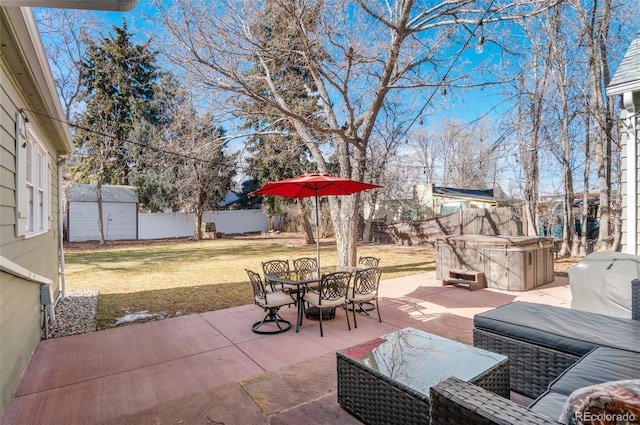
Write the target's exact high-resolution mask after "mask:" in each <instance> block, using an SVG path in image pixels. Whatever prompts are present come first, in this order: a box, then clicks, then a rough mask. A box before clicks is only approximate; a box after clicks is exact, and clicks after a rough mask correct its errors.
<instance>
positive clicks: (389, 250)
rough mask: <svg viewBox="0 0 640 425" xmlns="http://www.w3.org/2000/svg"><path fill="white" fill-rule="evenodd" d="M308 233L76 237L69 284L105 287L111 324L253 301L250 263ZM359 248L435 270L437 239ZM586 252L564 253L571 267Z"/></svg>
mask: <svg viewBox="0 0 640 425" xmlns="http://www.w3.org/2000/svg"><path fill="white" fill-rule="evenodd" d="M315 250H316V247H315V245H306V244H305V243H304V239H303V237H302V235H300V234H273V235H247V236H233V237H227V238H223V239H208V240H203V241H192V240H190V239H172V240H156V241H122V242H110V243H108V244H107V245H106V246H104V247H101V246H99V245H98V244H97V243H75V244H68V245H67V246H66V247H65V252H66V265H67V267H66V283H67V289H95V290H97V291H98V292H99V293H100V299H99V305H98V326H99V328H100V329H104V328H107V327H111V326H112V325H113V323H115V321H116V319H117V318H118V317H121V316H123V315H124V314H125V311H130V312H134V311H142V310H148V311H150V312H160V311H164V312H166V314H167V315H168V317H173V316H175V315H180V314H192V313H200V312H205V311H212V310H218V309H223V308H229V307H234V306H238V305H244V304H249V303H251V302H252V299H251V298H252V292H251V286H250V285H249V283H248V278H247V274H246V272H245V269H250V270H254V271H261V270H262V266H261V262H262V261H267V260H271V259H287V258H288V259H292V258H296V257H305V256H315V252H316V251H315ZM320 255H321V261H322V264H324V265H329V264H335V263H336V262H337V255H336V249H335V243H334V242H333V241H332V240H322V243H321V254H320ZM358 255H361V256H365V255H373V256H376V257H380V258H381V259H382V260H381V266H382V267H383V272H384V278H385V279H389V278H394V277H401V276H407V275H411V274H416V273H424V272H428V271H433V270H435V266H436V265H435V250H434V249H433V248H432V247H430V246H399V245H380V244H367V245H361V246H359V248H358ZM578 260H579V258H577V259H576V258H565V259H562V258H561V259H558V260H556V263H555V264H556V265H555V268H556V271H557V274H563V273H566V271H568V269H569V268H570V267H571V266H573V264H575V262H576V261H578Z"/></svg>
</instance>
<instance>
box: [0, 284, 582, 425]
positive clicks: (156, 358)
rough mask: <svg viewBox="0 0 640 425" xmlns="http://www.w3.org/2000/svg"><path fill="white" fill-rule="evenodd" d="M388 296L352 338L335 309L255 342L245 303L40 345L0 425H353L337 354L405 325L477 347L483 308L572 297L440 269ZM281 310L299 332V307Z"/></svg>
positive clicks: (385, 291)
mask: <svg viewBox="0 0 640 425" xmlns="http://www.w3.org/2000/svg"><path fill="white" fill-rule="evenodd" d="M380 295H381V299H380V313H381V316H382V323H379V322H378V318H377V314H375V313H374V314H373V315H371V316H366V315H364V314H362V313H359V316H358V328H357V329H355V328H352V330H351V331H349V330H347V323H346V320H347V319H346V313H345V311H344V310H339V311H337V314H336V318H335V319H334V320H328V321H325V323H324V324H325V327H324V330H325V336H324V337H322V338H321V337H320V332H319V327H318V322H317V321H315V320H308V319H304V321H303V325H302V327H301V329H300V332H298V333H296V332H295V326H294V327H293V328H292V329H291V330H290V331H288V332H285V333H282V334H278V335H258V334H255V333H253V332H252V331H251V324H252V323H254V322H255V321H257V320H260V319H262V317H263V315H264V313H263V312H262V311H261V309H260V308H258V307H257V306H255V305H248V306H242V307H236V308H231V309H227V310H220V311H214V312H207V313H202V314H195V315H191V316H185V317H180V318H174V319H165V320H161V321H156V322H150V323H145V324H139V325H131V326H125V327H122V328H116V329H111V330H107V331H100V332H94V333H88V334H82V335H75V336H71V337H64V338H56V339H51V340H48V341H42V342H41V343H40V344H39V345H38V347H37V348H36V352H35V353H34V355H33V357H32V358H31V361H30V363H29V365H28V367H27V369H26V370H25V372H24V376H23V379H22V382H21V384H20V386H19V389H18V391H17V392H16V394H15V396H14V398H13V400H12V401H11V402H10V403H9V405H8V406H7V407H6V409H5V411H4V413H3V416H2V418H1V419H0V424H1V425H14V424H20V425H23V424H24V425H30V424H34V425H35V424H37V425H47V424H65V425H69V424H71V425H73V424H83V425H84V424H97V423H100V424H102V425H119V424H141V425H146V424H160V425H168V424H176V423H182V424H205V423H206V424H208V423H226V424H267V423H269V424H299V423H311V424H337V423H341V424H342V423H344V424H355V423H359V422H358V421H357V420H356V419H355V418H353V417H351V416H350V415H349V414H348V413H346V412H345V411H344V410H342V409H341V408H340V406H339V405H338V403H337V398H336V379H337V376H336V365H335V352H336V351H337V350H339V349H342V348H346V347H350V346H353V345H358V344H361V343H363V342H366V341H368V340H371V339H374V338H378V337H380V336H383V335H385V334H388V333H390V332H393V331H395V330H398V329H402V328H405V327H414V328H417V329H421V330H424V331H427V332H431V333H434V334H437V335H441V336H444V337H448V338H451V339H455V340H457V341H461V342H464V343H467V344H470V343H472V332H471V331H472V327H473V322H472V317H473V315H474V314H476V313H478V312H481V311H486V310H489V309H491V308H493V307H495V306H498V305H502V304H505V303H507V302H510V301H512V300H518V299H522V300H527V301H533V302H541V303H549V304H553V305H562V306H567V307H568V306H569V305H570V300H571V298H570V295H571V294H570V291H569V289H568V281H567V280H562V279H560V280H558V281H557V282H554V283H553V284H549V285H545V286H544V287H540V288H537V289H534V290H532V291H528V292H526V293H516V292H510V293H507V292H504V291H496V290H492V289H482V290H478V291H473V292H470V291H468V290H467V289H466V288H455V287H442V286H441V282H440V281H439V280H437V279H435V272H433V273H424V274H419V275H414V276H408V277H405V278H398V279H391V280H386V281H384V280H383V281H382V282H381V286H380ZM281 313H282V316H283V317H285V318H286V319H287V320H290V321H291V322H292V323H294V324H295V315H296V310H295V309H287V308H284V309H282V310H281ZM350 320H351V317H350ZM352 326H353V324H352Z"/></svg>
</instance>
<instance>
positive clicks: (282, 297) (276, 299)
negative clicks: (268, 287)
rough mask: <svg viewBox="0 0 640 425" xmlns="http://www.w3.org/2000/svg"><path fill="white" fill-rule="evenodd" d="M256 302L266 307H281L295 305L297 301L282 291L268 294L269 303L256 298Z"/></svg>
mask: <svg viewBox="0 0 640 425" xmlns="http://www.w3.org/2000/svg"><path fill="white" fill-rule="evenodd" d="M256 302H257V303H258V304H260V305H261V306H264V307H279V306H283V305H287V304H293V303H294V302H295V300H294V299H293V298H291V295H289V294H285V293H284V292H282V290H278V291H275V292H269V293H267V302H266V303H265V300H263V299H261V298H258V297H256Z"/></svg>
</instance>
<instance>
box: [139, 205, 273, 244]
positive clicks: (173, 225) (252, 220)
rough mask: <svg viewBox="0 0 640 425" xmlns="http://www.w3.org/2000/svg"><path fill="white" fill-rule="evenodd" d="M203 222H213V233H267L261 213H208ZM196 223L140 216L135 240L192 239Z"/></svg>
mask: <svg viewBox="0 0 640 425" xmlns="http://www.w3.org/2000/svg"><path fill="white" fill-rule="evenodd" d="M202 222H203V223H206V222H214V223H215V224H216V231H217V232H223V233H236V234H238V233H240V234H241V233H252V232H262V231H266V230H267V229H268V224H267V216H266V215H265V213H264V212H262V211H261V210H234V211H209V212H205V213H204V214H203V216H202ZM194 226H195V219H194V217H193V214H187V213H139V214H138V239H165V238H184V237H189V236H193V229H194Z"/></svg>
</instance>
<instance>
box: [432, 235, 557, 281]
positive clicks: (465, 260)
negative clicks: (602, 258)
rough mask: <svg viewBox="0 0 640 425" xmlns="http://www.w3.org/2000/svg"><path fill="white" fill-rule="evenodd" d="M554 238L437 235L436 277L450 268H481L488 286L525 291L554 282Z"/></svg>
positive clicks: (446, 274) (442, 276)
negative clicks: (438, 236)
mask: <svg viewBox="0 0 640 425" xmlns="http://www.w3.org/2000/svg"><path fill="white" fill-rule="evenodd" d="M552 248H553V240H552V239H549V238H538V237H529V236H483V235H460V236H448V237H445V238H439V239H438V242H437V252H436V277H437V278H438V279H443V278H445V277H447V276H448V275H449V270H451V269H466V270H475V271H478V272H483V273H484V274H485V278H486V280H487V286H488V287H489V288H495V289H503V290H507V291H527V290H530V289H533V288H535V287H537V286H540V285H544V284H545V283H549V282H553V279H554V274H553V252H552Z"/></svg>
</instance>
